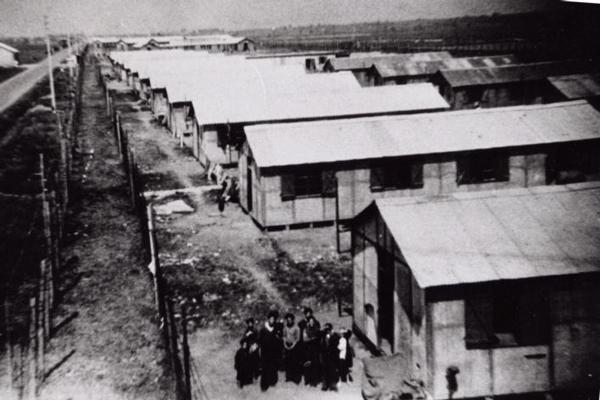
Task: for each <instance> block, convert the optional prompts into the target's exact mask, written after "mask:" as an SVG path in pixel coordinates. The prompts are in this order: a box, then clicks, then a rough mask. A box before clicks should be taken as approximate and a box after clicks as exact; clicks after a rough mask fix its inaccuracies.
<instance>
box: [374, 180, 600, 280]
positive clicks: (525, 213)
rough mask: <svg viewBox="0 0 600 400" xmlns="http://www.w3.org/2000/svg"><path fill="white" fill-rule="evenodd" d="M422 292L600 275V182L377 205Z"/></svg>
mask: <svg viewBox="0 0 600 400" xmlns="http://www.w3.org/2000/svg"><path fill="white" fill-rule="evenodd" d="M375 204H376V206H377V208H378V209H379V212H380V213H381V216H382V218H383V220H384V221H385V223H386V225H387V226H388V228H389V230H390V232H391V234H392V236H393V237H394V239H395V241H396V243H397V244H398V247H399V248H400V250H401V251H402V254H403V255H404V257H405V259H406V261H407V263H408V265H409V266H410V268H411V270H412V272H413V274H414V276H415V279H416V280H417V282H418V283H419V286H421V287H423V288H427V287H434V286H448V285H459V284H469V283H477V282H489V281H498V280H506V279H523V278H538V277H547V276H562V275H571V274H581V273H589V272H600V184H599V183H597V182H594V183H591V184H584V185H566V186H559V187H557V186H545V187H543V186H542V187H538V188H531V189H519V190H512V191H495V192H479V193H470V194H468V195H460V194H456V195H454V196H451V197H450V198H445V199H443V200H442V199H438V200H434V199H428V200H427V201H423V200H418V199H412V200H407V199H394V198H388V199H381V200H376V201H375Z"/></svg>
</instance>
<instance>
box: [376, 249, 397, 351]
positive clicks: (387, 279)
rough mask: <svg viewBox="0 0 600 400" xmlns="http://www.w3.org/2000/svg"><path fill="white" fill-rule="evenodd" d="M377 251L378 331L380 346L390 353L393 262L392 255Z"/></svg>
mask: <svg viewBox="0 0 600 400" xmlns="http://www.w3.org/2000/svg"><path fill="white" fill-rule="evenodd" d="M378 253H379V254H378V263H377V264H378V265H377V297H378V298H377V300H378V306H379V307H378V310H377V317H378V321H379V324H378V325H379V326H378V328H379V329H378V330H379V332H378V333H379V338H380V346H381V348H382V349H383V350H385V351H389V352H390V353H391V352H393V351H394V282H395V277H394V263H393V259H392V256H391V255H390V254H389V253H387V252H386V251H379V252H378Z"/></svg>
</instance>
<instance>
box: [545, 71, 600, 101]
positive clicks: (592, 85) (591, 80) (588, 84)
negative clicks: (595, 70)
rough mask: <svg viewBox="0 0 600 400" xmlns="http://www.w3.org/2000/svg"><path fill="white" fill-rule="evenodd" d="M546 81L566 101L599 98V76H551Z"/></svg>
mask: <svg viewBox="0 0 600 400" xmlns="http://www.w3.org/2000/svg"><path fill="white" fill-rule="evenodd" d="M548 80H549V81H550V83H551V84H552V85H554V87H555V88H557V89H558V90H559V91H560V92H561V93H562V94H563V95H565V97H566V98H568V99H585V98H588V97H594V96H600V74H575V75H562V76H551V77H549V78H548Z"/></svg>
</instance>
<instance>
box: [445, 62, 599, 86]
mask: <svg viewBox="0 0 600 400" xmlns="http://www.w3.org/2000/svg"><path fill="white" fill-rule="evenodd" d="M595 70H598V63H597V62H592V61H587V60H569V61H560V62H541V63H532V64H520V65H509V66H502V67H495V68H471V69H452V70H440V74H441V75H442V76H443V78H444V79H445V80H446V81H447V82H448V83H449V84H450V86H452V87H461V86H475V85H489V84H495V83H506V82H520V81H532V80H542V79H546V78H547V77H549V76H553V75H566V74H573V73H583V72H591V71H595Z"/></svg>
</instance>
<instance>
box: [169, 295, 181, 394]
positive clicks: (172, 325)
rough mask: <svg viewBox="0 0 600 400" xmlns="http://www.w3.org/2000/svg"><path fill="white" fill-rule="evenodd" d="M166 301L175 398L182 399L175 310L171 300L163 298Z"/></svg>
mask: <svg viewBox="0 0 600 400" xmlns="http://www.w3.org/2000/svg"><path fill="white" fill-rule="evenodd" d="M165 301H166V302H167V321H168V323H167V327H168V328H169V337H170V339H171V342H170V346H169V347H170V349H171V350H170V353H171V354H170V355H171V360H172V363H173V372H174V373H175V385H176V390H177V399H183V387H182V382H181V378H182V376H181V375H182V372H181V362H180V361H179V343H178V341H179V340H178V333H177V323H176V322H175V312H174V310H173V300H172V299H169V298H165Z"/></svg>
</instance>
